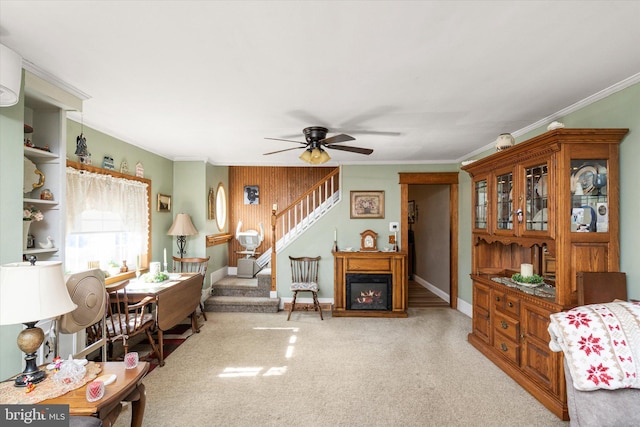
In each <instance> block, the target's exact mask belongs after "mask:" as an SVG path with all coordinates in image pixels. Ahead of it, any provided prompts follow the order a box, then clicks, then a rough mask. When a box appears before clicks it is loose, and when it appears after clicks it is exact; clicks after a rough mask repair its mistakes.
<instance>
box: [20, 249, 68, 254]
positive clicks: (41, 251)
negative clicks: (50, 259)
mask: <svg viewBox="0 0 640 427" xmlns="http://www.w3.org/2000/svg"><path fill="white" fill-rule="evenodd" d="M59 249H60V248H49V249H27V250H25V251H22V253H23V254H25V255H33V254H50V253H54V252H58V250H59Z"/></svg>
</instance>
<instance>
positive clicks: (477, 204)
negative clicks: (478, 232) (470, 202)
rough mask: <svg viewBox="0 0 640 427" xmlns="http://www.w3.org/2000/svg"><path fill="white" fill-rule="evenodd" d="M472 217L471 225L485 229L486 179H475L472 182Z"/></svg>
mask: <svg viewBox="0 0 640 427" xmlns="http://www.w3.org/2000/svg"><path fill="white" fill-rule="evenodd" d="M474 192H475V199H474V207H473V208H474V215H475V217H474V219H473V227H474V228H476V229H482V230H486V229H487V180H486V179H483V180H481V181H476V182H475V183H474Z"/></svg>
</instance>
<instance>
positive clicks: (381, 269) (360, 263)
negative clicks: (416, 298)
mask: <svg viewBox="0 0 640 427" xmlns="http://www.w3.org/2000/svg"><path fill="white" fill-rule="evenodd" d="M333 259H334V270H333V312H332V314H333V316H334V317H407V301H408V295H407V291H408V285H407V277H408V272H407V254H406V253H405V252H378V251H375V252H374V251H372V252H334V253H333ZM347 274H391V276H392V308H391V310H390V311H388V310H347V294H346V284H347V280H346V277H347Z"/></svg>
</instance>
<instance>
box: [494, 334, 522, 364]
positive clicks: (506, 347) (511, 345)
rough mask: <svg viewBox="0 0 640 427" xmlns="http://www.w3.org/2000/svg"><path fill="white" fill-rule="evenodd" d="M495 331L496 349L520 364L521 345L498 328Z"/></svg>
mask: <svg viewBox="0 0 640 427" xmlns="http://www.w3.org/2000/svg"><path fill="white" fill-rule="evenodd" d="M494 332H495V334H494V336H493V346H494V347H495V348H496V350H498V352H500V353H501V354H502V355H503V356H504V357H506V358H507V359H509V360H511V361H512V362H514V363H515V364H516V365H520V346H519V345H518V344H516V343H515V342H513V341H512V340H511V338H509V337H507V336H505V335H502V334H501V333H500V332H499V331H498V330H497V329H496V330H494Z"/></svg>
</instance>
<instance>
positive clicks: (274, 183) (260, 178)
mask: <svg viewBox="0 0 640 427" xmlns="http://www.w3.org/2000/svg"><path fill="white" fill-rule="evenodd" d="M334 169H335V168H334V167H317V166H316V167H257V166H230V167H229V232H230V233H231V234H234V235H235V232H236V226H237V225H238V221H242V231H246V230H259V227H258V224H259V223H260V222H262V223H263V224H264V231H265V236H264V241H263V242H262V245H260V247H259V248H258V252H260V254H262V253H264V252H265V251H267V250H271V249H270V248H271V243H272V242H271V209H272V207H273V205H274V204H277V205H278V211H280V210H281V209H284V208H285V207H287V206H288V205H289V204H290V203H291V202H293V201H294V200H295V199H296V198H298V197H299V196H300V195H301V194H302V193H304V192H305V191H307V190H308V189H309V188H310V187H312V186H313V185H314V184H315V183H316V182H318V181H320V180H321V179H322V178H324V177H325V176H326V175H327V174H329V173H330V172H331V171H333V170H334ZM246 185H257V186H258V187H259V198H260V202H259V204H257V205H245V204H244V187H245V186H246ZM240 250H242V247H241V246H240V245H239V244H238V242H237V240H236V239H235V238H234V239H233V240H231V241H230V242H229V266H230V267H235V266H237V265H238V263H237V259H238V255H237V254H236V251H240Z"/></svg>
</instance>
